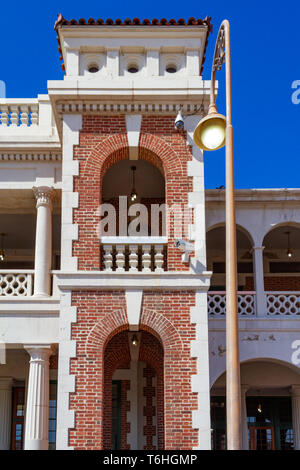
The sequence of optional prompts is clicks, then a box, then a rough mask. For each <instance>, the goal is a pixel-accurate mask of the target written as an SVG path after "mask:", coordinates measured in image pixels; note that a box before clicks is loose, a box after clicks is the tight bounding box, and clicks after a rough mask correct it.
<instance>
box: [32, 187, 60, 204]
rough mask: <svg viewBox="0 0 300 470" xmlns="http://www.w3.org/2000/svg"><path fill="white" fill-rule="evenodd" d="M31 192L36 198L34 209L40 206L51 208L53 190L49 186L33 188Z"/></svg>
mask: <svg viewBox="0 0 300 470" xmlns="http://www.w3.org/2000/svg"><path fill="white" fill-rule="evenodd" d="M33 192H34V195H35V197H36V208H38V207H40V206H49V207H50V208H52V201H53V198H54V194H55V192H54V189H53V188H50V187H49V186H34V187H33Z"/></svg>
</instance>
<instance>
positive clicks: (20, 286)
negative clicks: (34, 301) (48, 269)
mask: <svg viewBox="0 0 300 470" xmlns="http://www.w3.org/2000/svg"><path fill="white" fill-rule="evenodd" d="M33 292H34V270H33V269H18V270H15V269H2V270H0V301H1V299H3V297H6V298H12V299H16V298H18V299H19V300H21V299H23V300H26V299H27V298H30V297H33ZM51 297H56V298H58V290H57V283H56V276H55V275H53V274H51Z"/></svg>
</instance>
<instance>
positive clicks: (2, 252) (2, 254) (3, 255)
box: [0, 233, 5, 262]
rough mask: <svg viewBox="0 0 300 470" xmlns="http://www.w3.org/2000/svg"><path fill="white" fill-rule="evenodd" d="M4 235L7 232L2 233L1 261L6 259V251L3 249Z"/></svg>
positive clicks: (0, 235)
mask: <svg viewBox="0 0 300 470" xmlns="http://www.w3.org/2000/svg"><path fill="white" fill-rule="evenodd" d="M4 236H5V233H0V237H1V248H0V262H1V261H4V259H5V253H4V249H3V238H4Z"/></svg>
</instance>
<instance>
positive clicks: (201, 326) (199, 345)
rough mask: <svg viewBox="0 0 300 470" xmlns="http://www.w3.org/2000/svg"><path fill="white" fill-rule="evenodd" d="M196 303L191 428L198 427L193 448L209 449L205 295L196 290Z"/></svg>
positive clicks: (193, 318) (192, 308)
mask: <svg viewBox="0 0 300 470" xmlns="http://www.w3.org/2000/svg"><path fill="white" fill-rule="evenodd" d="M195 296H196V305H195V307H191V311H190V314H191V323H193V324H196V339H195V340H193V341H191V357H193V358H197V374H196V375H192V377H191V391H192V393H197V394H198V410H195V411H193V415H192V419H193V428H194V429H198V433H199V434H198V436H199V442H198V446H197V447H195V448H194V449H195V450H210V449H211V425H210V385H209V354H208V318H207V295H206V293H205V292H200V291H199V292H196V293H195Z"/></svg>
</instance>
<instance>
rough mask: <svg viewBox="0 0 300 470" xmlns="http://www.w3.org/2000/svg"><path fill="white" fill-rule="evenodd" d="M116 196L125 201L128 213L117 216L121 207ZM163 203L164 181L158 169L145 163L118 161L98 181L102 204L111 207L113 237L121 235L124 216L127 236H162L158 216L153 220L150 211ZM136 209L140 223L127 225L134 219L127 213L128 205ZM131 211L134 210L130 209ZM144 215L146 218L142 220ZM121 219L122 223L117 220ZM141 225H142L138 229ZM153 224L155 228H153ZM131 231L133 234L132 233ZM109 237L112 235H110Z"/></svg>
mask: <svg viewBox="0 0 300 470" xmlns="http://www.w3.org/2000/svg"><path fill="white" fill-rule="evenodd" d="M120 197H123V201H124V199H125V203H127V208H128V209H129V213H126V214H120V211H121V210H123V208H124V204H121V202H120V199H119V198H120ZM164 203H165V178H164V175H163V171H162V168H160V169H159V168H158V167H157V166H156V165H154V164H153V163H151V162H150V161H146V160H128V159H127V160H120V161H118V162H117V163H114V164H113V165H112V166H111V167H110V168H108V170H107V171H106V173H105V174H104V177H103V180H102V204H111V205H112V206H113V207H114V208H115V211H116V233H115V236H120V235H121V236H124V235H125V234H124V233H120V231H121V230H123V229H124V227H121V226H120V225H121V223H123V220H124V217H125V218H126V220H125V224H126V226H127V229H128V231H127V235H134V236H139V235H140V236H151V235H152V236H153V235H154V236H164V235H165V226H164V224H163V222H164V220H163V219H162V213H161V212H160V213H159V214H158V219H157V220H154V214H153V213H151V208H152V207H153V206H154V205H155V206H160V205H161V204H164ZM134 204H139V205H142V206H143V207H138V206H136V214H137V215H140V224H139V226H136V224H131V223H130V222H132V220H133V219H134V216H133V215H132V214H133V212H130V208H131V206H133V205H134ZM132 209H134V208H132ZM145 214H146V217H145ZM121 220H122V221H121ZM142 225H144V226H143V227H142ZM154 225H155V227H154ZM134 230H135V233H133V231H134ZM110 234H111V235H112V233H110Z"/></svg>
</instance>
